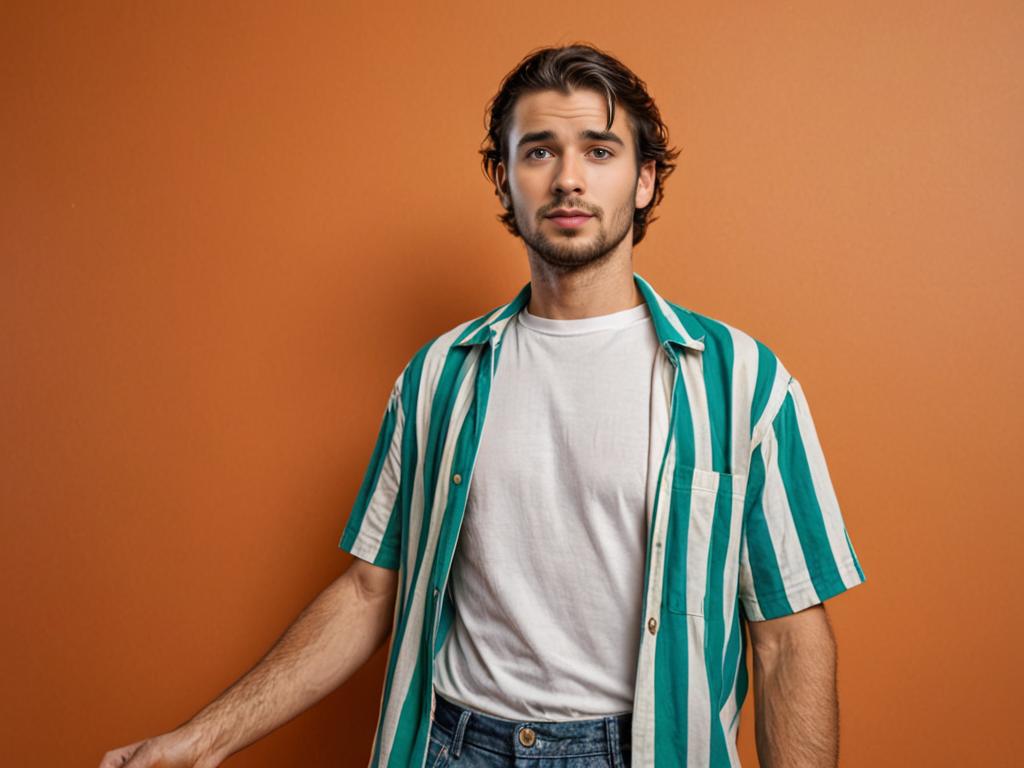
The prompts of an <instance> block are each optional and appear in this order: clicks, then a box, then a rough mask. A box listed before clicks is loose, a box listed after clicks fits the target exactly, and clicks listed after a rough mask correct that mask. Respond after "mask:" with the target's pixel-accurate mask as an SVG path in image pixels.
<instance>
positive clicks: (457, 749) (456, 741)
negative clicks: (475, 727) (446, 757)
mask: <svg viewBox="0 0 1024 768" xmlns="http://www.w3.org/2000/svg"><path fill="white" fill-rule="evenodd" d="M472 714H473V713H472V712H471V711H470V710H468V709H464V710H462V716H461V717H459V722H458V724H456V726H455V735H454V736H452V757H456V758H457V757H458V756H459V754H460V753H461V752H462V734H463V733H465V732H466V723H468V722H469V717H470V715H472Z"/></svg>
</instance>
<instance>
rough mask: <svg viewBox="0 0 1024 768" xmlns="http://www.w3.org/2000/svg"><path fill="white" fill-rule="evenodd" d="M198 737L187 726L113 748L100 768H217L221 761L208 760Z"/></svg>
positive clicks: (104, 758)
mask: <svg viewBox="0 0 1024 768" xmlns="http://www.w3.org/2000/svg"><path fill="white" fill-rule="evenodd" d="M205 753H206V751H205V750H204V749H203V748H202V745H201V742H200V741H199V739H198V737H197V736H196V735H195V734H194V733H192V732H189V731H187V730H185V728H184V727H182V728H179V729H177V730H174V731H171V732H170V733H165V734H163V735H162V736H156V737H155V738H152V739H143V740H142V741H136V742H135V743H134V744H129V745H127V746H125V747H119V748H118V749H112V750H111V751H109V752H107V754H105V755H104V756H103V761H102V762H101V763H100V768H157V767H158V766H159V768H216V766H217V765H218V764H219V761H216V760H214V759H212V758H206V757H204V754H205Z"/></svg>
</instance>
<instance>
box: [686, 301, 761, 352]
mask: <svg viewBox="0 0 1024 768" xmlns="http://www.w3.org/2000/svg"><path fill="white" fill-rule="evenodd" d="M666 303H667V304H668V306H669V308H670V309H671V310H672V312H674V313H675V314H676V316H677V317H678V318H679V319H680V321H682V322H684V323H685V324H686V327H687V328H695V329H698V330H697V332H696V333H695V334H694V336H695V337H696V338H700V340H701V341H703V342H704V352H705V354H707V353H708V352H709V351H710V352H711V354H712V355H714V356H715V357H718V358H722V359H727V360H731V361H732V362H733V364H735V365H742V364H745V363H746V362H748V361H747V359H746V358H748V357H750V356H751V355H754V356H755V357H756V358H757V359H758V360H760V362H761V364H762V365H763V364H764V363H765V362H767V361H769V360H770V361H771V362H772V363H773V364H775V365H781V361H780V360H779V357H778V355H777V354H776V353H775V350H774V349H773V348H772V347H771V346H770V345H769V344H768V343H767V342H766V341H764V339H763V338H762V337H761V336H760V335H756V336H755V335H754V334H753V333H752V332H750V331H748V330H746V329H744V328H740V327H738V326H736V325H734V324H732V323H730V322H727V321H725V320H722V319H721V318H718V317H713V316H711V315H706V314H704V313H702V312H697V311H696V310H694V309H690V308H689V307H685V306H683V305H681V304H677V303H675V302H673V301H669V300H667V299H666ZM684 318H685V319H686V320H684ZM687 320H688V322H686V321H687ZM752 362H753V361H752Z"/></svg>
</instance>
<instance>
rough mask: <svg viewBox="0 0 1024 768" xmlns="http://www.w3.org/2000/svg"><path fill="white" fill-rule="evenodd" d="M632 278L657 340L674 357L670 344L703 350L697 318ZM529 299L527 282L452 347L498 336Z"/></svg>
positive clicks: (644, 283) (469, 328)
mask: <svg viewBox="0 0 1024 768" xmlns="http://www.w3.org/2000/svg"><path fill="white" fill-rule="evenodd" d="M633 280H634V282H635V283H636V285H637V288H639V289H640V293H641V295H642V296H643V297H644V301H645V302H647V308H648V309H649V310H650V312H651V320H652V321H653V322H654V330H655V333H657V334H658V343H659V344H660V345H661V346H662V347H663V348H664V349H665V350H666V351H667V352H668V353H669V355H670V356H672V357H674V353H673V351H672V349H671V346H672V345H678V346H681V347H688V348H690V349H693V350H697V351H703V349H704V342H703V341H701V339H703V338H704V336H705V334H704V329H703V327H702V326H701V324H700V322H699V321H698V320H697V318H696V317H694V316H693V313H691V312H690V311H689V310H688V309H685V308H684V307H680V306H678V305H670V304H669V302H667V301H666V300H665V299H663V298H662V297H661V296H660V295H658V292H657V291H655V290H654V288H653V287H652V286H651V284H650V283H648V282H647V281H646V280H644V278H642V277H640V275H639V274H637V273H636V272H634V273H633ZM529 302H530V283H527V284H526V285H524V286H523V287H522V288H521V289H520V290H519V293H518V294H516V297H515V298H514V299H512V301H510V302H509V303H508V304H504V305H502V306H500V307H498V308H497V309H495V310H493V311H491V312H490V313H489V314H488V315H486V316H484V317H483V318H481V319H480V320H478V321H477V322H474V323H471V324H470V325H469V327H467V328H466V330H465V331H463V332H462V333H461V334H460V335H459V338H458V339H456V340H455V342H454V343H453V344H452V346H453V347H468V346H473V345H475V344H484V343H487V342H488V341H490V339H491V338H492V337H493V338H495V339H496V340H497V339H500V337H501V335H502V333H504V331H505V327H506V326H507V325H508V321H509V320H511V319H512V318H513V317H515V315H516V314H518V312H519V310H521V309H522V308H523V307H525V306H526V305H527V304H529Z"/></svg>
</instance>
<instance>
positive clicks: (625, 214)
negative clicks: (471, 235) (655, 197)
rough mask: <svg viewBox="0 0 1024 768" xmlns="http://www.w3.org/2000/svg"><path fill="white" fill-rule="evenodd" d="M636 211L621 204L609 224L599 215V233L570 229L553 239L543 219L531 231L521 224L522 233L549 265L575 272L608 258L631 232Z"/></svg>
mask: <svg viewBox="0 0 1024 768" xmlns="http://www.w3.org/2000/svg"><path fill="white" fill-rule="evenodd" d="M635 211H636V208H635V206H632V205H626V206H623V207H622V208H618V209H617V210H616V212H615V216H614V217H613V218H612V221H611V222H610V223H609V227H608V228H605V227H604V226H603V222H604V220H603V219H601V218H598V217H596V216H595V217H594V223H595V224H597V226H598V231H597V233H596V234H584V233H583V232H582V231H581V230H575V231H574V230H567V231H568V232H569V234H559V235H556V236H555V237H554V239H552V237H550V236H549V235H548V234H547V233H546V232H545V231H544V229H543V228H544V226H545V225H544V224H543V223H542V224H540V225H539V226H537V227H536V228H534V229H532V230H530V231H528V232H526V231H523V230H522V228H520V235H521V237H522V238H523V241H524V242H525V243H526V244H527V245H528V246H529V247H530V248H531V249H533V251H534V252H536V254H537V255H538V256H539V257H540V258H541V259H542V260H543V261H544V262H545V263H546V264H547V265H549V266H550V267H553V268H554V269H556V270H558V271H560V272H572V271H575V270H578V269H583V268H584V267H593V266H597V265H598V264H600V263H601V262H602V261H604V260H605V259H607V258H608V257H609V256H610V255H611V254H612V252H613V251H615V249H616V248H618V246H619V244H620V243H621V242H622V241H623V240H624V239H625V237H626V235H627V234H629V232H630V224H632V222H633V215H634V213H635ZM589 223H590V222H588V223H587V224H584V225H583V227H587V226H588V225H589Z"/></svg>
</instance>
